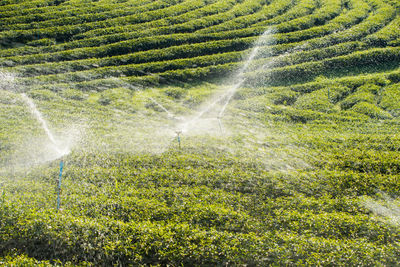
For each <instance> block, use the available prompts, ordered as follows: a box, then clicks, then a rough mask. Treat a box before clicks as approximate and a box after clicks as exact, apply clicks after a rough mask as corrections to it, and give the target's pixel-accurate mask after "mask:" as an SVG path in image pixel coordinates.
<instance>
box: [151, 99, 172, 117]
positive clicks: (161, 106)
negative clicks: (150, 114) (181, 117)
mask: <svg viewBox="0 0 400 267" xmlns="http://www.w3.org/2000/svg"><path fill="white" fill-rule="evenodd" d="M149 99H150V100H151V101H153V103H154V104H156V105H157V106H159V107H160V108H161V109H162V110H163V111H165V112H166V113H167V114H168V117H170V118H174V117H175V116H174V114H172V113H171V112H170V111H169V110H168V109H166V108H165V107H164V106H163V105H161V104H160V103H159V102H158V101H156V100H155V99H154V98H152V97H149Z"/></svg>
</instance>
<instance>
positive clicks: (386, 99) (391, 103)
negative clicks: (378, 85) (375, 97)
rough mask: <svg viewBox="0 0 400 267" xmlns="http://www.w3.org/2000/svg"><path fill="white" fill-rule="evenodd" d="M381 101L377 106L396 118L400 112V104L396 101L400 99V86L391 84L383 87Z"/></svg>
mask: <svg viewBox="0 0 400 267" xmlns="http://www.w3.org/2000/svg"><path fill="white" fill-rule="evenodd" d="M382 91H383V92H382V95H381V97H382V98H381V101H380V103H379V106H380V107H381V108H383V109H385V110H386V111H389V112H390V113H392V115H395V116H398V114H400V113H399V111H400V102H399V101H398V99H399V97H400V86H399V84H393V85H390V86H387V87H384V88H383V90H382Z"/></svg>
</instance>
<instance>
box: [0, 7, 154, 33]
mask: <svg viewBox="0 0 400 267" xmlns="http://www.w3.org/2000/svg"><path fill="white" fill-rule="evenodd" d="M150 2H151V1H150V0H146V1H143V0H142V1H139V0H130V1H128V2H125V3H118V4H107V5H104V4H103V5H91V6H85V5H83V6H82V7H75V8H70V9H65V10H62V11H59V10H57V8H52V9H50V10H46V11H45V12H44V11H43V10H41V13H39V14H32V13H31V12H32V11H31V10H26V13H25V14H24V15H21V16H12V17H6V18H3V19H2V20H1V21H0V26H1V27H2V31H6V30H27V29H31V28H32V23H34V26H35V27H36V28H46V27H53V26H61V25H66V24H68V25H71V24H81V23H82V22H89V21H97V20H105V19H110V18H113V17H120V16H124V15H127V14H129V13H128V12H132V11H130V10H129V9H133V8H138V7H139V6H144V5H146V4H149V3H150ZM4 15H5V16H7V14H4Z"/></svg>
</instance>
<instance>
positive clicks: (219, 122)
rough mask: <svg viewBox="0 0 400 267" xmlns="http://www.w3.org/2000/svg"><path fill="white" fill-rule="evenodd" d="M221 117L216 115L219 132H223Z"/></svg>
mask: <svg viewBox="0 0 400 267" xmlns="http://www.w3.org/2000/svg"><path fill="white" fill-rule="evenodd" d="M221 118H222V117H221V116H218V117H217V120H218V125H219V130H220V131H221V133H223V131H222V123H221Z"/></svg>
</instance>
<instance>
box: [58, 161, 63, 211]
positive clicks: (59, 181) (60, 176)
mask: <svg viewBox="0 0 400 267" xmlns="http://www.w3.org/2000/svg"><path fill="white" fill-rule="evenodd" d="M63 168H64V161H63V160H61V161H60V174H59V175H58V186H57V212H58V210H59V209H60V194H61V179H62V171H63Z"/></svg>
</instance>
